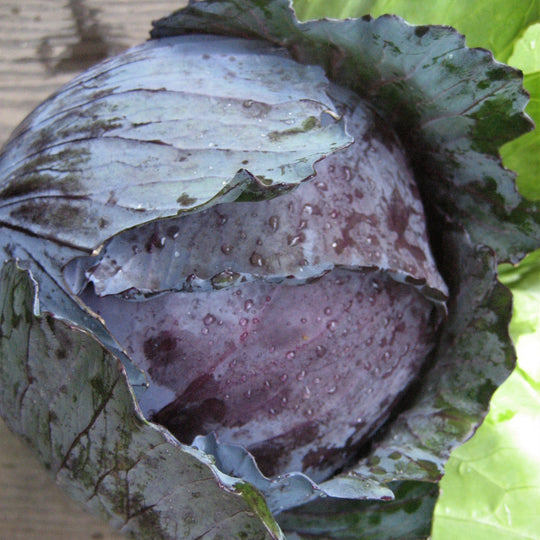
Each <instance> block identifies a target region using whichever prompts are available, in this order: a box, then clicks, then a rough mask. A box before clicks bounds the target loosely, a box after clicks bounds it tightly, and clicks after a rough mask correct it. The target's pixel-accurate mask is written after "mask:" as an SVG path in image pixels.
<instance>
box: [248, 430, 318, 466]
mask: <svg viewBox="0 0 540 540" xmlns="http://www.w3.org/2000/svg"><path fill="white" fill-rule="evenodd" d="M318 433H319V427H318V426H317V423H316V422H306V423H305V424H300V425H297V426H296V427H295V429H292V430H291V431H288V432H287V433H284V434H282V435H279V436H278V437H274V438H273V439H270V440H267V441H265V442H264V443H263V444H261V445H254V446H251V447H250V448H249V449H248V450H249V451H250V452H251V453H252V454H253V455H254V456H255V459H256V460H257V465H258V466H259V468H260V469H261V471H262V473H263V474H265V475H266V476H274V475H276V474H278V473H280V472H283V471H282V470H281V468H280V465H279V456H280V455H284V456H287V453H288V452H290V451H291V450H293V449H294V448H296V447H298V446H304V445H308V444H310V443H312V442H313V441H314V440H315V439H316V437H317V435H318Z"/></svg>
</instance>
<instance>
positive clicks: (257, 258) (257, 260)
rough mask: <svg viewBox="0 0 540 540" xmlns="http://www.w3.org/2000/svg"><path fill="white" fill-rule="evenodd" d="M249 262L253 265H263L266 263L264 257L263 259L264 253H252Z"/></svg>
mask: <svg viewBox="0 0 540 540" xmlns="http://www.w3.org/2000/svg"><path fill="white" fill-rule="evenodd" d="M249 262H250V263H251V264H252V265H253V266H258V267H261V266H263V265H264V259H263V257H262V255H261V254H260V253H257V252H256V251H254V252H253V253H252V254H251V257H250V258H249Z"/></svg>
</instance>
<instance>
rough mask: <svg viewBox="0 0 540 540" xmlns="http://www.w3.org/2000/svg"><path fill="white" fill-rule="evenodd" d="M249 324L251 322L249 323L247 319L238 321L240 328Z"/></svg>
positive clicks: (243, 318)
mask: <svg viewBox="0 0 540 540" xmlns="http://www.w3.org/2000/svg"><path fill="white" fill-rule="evenodd" d="M248 322H249V321H248V320H247V319H246V318H245V317H242V318H241V319H240V320H239V321H238V324H239V325H240V326H246V325H247V323H248Z"/></svg>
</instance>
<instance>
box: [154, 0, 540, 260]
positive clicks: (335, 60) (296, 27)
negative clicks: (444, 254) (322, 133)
mask: <svg viewBox="0 0 540 540" xmlns="http://www.w3.org/2000/svg"><path fill="white" fill-rule="evenodd" d="M248 6H249V7H248ZM263 21H264V22H263ZM190 32H204V33H217V34H224V33H225V34H233V33H234V34H236V35H242V36H247V37H255V38H263V39H266V40H269V41H271V42H273V43H277V44H280V45H283V46H286V47H287V48H288V49H289V50H290V51H291V53H292V54H293V56H294V57H295V58H296V59H297V60H299V61H300V62H305V63H310V64H313V63H316V64H320V65H322V66H324V68H325V69H326V72H327V74H328V76H329V77H330V78H331V79H332V80H333V82H336V83H338V84H342V85H343V86H346V87H349V88H350V89H352V90H354V91H356V92H357V93H358V94H359V95H360V96H363V97H365V98H367V99H368V101H369V102H370V103H371V104H375V105H376V106H377V107H378V108H379V110H380V112H381V114H382V116H383V117H384V118H385V119H386V120H387V121H388V122H389V123H391V124H392V125H393V126H394V129H395V130H396V131H397V133H398V134H399V135H400V136H401V140H402V141H403V142H404V144H405V146H406V148H407V150H408V154H409V157H410V158H411V159H412V162H413V166H414V167H415V169H416V173H417V179H418V182H419V187H420V190H421V192H422V194H423V197H424V201H425V202H426V203H428V205H429V207H430V208H431V209H433V211H434V213H436V215H437V217H436V218H435V219H439V220H445V219H447V220H449V221H454V222H459V223H461V224H463V225H464V226H465V228H466V230H467V232H468V233H469V235H470V236H471V238H472V239H473V241H475V242H478V243H484V244H487V245H489V246H491V247H492V248H493V249H494V250H495V251H496V253H497V256H498V257H499V260H500V261H503V260H512V261H514V262H515V261H517V260H519V258H521V257H522V256H523V255H524V254H525V253H527V252H529V251H532V250H533V249H535V248H536V247H537V245H538V239H539V238H540V225H539V219H540V218H539V217H538V216H539V214H540V211H539V208H538V205H537V204H534V203H531V202H529V201H526V200H523V199H522V198H521V197H520V195H519V193H518V192H517V190H516V187H515V183H514V175H513V174H512V173H510V172H509V171H507V170H505V169H504V168H503V167H502V165H501V161H500V158H499V156H498V148H499V147H500V146H501V145H502V144H504V143H505V142H507V141H509V140H512V139H513V138H515V137H517V136H518V135H521V134H522V133H524V132H526V131H528V130H530V129H531V128H532V124H531V122H530V120H529V119H528V118H527V117H526V116H525V115H524V114H523V108H524V107H525V105H526V102H527V95H526V93H525V92H524V90H523V89H522V87H521V82H522V75H521V73H520V72H518V71H517V70H514V69H512V68H509V67H508V66H504V65H503V64H499V63H497V62H494V60H493V56H492V55H491V53H489V52H488V51H485V50H481V49H468V48H466V47H465V40H464V38H463V36H461V35H460V34H458V33H457V32H456V31H455V30H453V29H451V28H448V27H437V26H435V27H427V26H420V27H414V26H411V25H408V24H407V23H405V22H404V21H403V20H401V19H399V18H398V17H393V16H383V17H380V18H379V19H376V20H372V19H371V18H369V20H368V18H363V19H355V20H344V21H336V20H323V21H307V22H305V23H298V22H297V21H296V19H295V18H294V13H293V11H292V9H291V8H290V6H289V4H288V3H287V2H286V1H285V0H278V1H275V2H271V3H269V4H266V3H264V5H261V4H259V3H253V4H252V3H250V2H246V3H244V2H242V1H235V2H232V1H230V2H229V1H225V2H214V1H209V2H192V3H191V4H190V5H189V6H188V7H187V8H185V9H183V10H180V11H178V12H176V13H174V14H173V15H171V16H169V17H166V18H164V19H162V20H160V21H158V22H156V23H154V30H153V34H152V35H153V37H164V36H170V35H178V34H182V33H190Z"/></svg>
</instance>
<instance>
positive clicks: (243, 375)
mask: <svg viewBox="0 0 540 540" xmlns="http://www.w3.org/2000/svg"><path fill="white" fill-rule="evenodd" d="M240 380H241V381H242V382H246V381H247V375H246V374H245V373H244V374H242V376H241V377H240Z"/></svg>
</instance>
